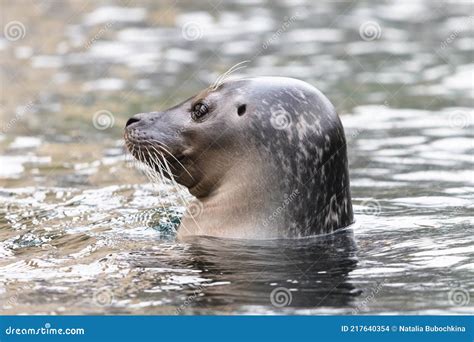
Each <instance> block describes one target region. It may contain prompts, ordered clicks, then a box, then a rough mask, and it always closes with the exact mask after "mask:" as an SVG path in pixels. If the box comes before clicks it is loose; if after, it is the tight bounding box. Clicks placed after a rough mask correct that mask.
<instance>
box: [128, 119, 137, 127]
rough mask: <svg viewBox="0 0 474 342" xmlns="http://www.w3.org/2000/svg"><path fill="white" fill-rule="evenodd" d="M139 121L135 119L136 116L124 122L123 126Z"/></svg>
mask: <svg viewBox="0 0 474 342" xmlns="http://www.w3.org/2000/svg"><path fill="white" fill-rule="evenodd" d="M138 121H140V119H137V118H130V119H128V121H127V123H126V124H125V127H128V126H130V125H131V124H133V123H135V122H138Z"/></svg>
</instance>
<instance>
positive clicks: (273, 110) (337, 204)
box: [124, 77, 353, 239]
mask: <svg viewBox="0 0 474 342" xmlns="http://www.w3.org/2000/svg"><path fill="white" fill-rule="evenodd" d="M124 138H125V143H126V146H127V148H128V150H129V151H130V153H131V154H132V155H133V156H134V157H135V158H136V159H137V160H139V161H141V162H143V163H145V164H146V165H148V166H149V167H150V169H151V170H152V172H153V173H155V174H158V175H161V177H162V178H163V177H166V178H168V179H172V180H173V181H175V182H177V183H178V184H180V185H182V186H185V187H186V188H187V189H188V190H189V192H190V193H191V195H193V196H194V198H195V199H194V200H193V201H192V202H191V203H190V204H189V205H188V208H187V210H186V213H185V214H184V216H183V218H182V220H181V224H180V226H179V228H178V235H177V236H178V239H183V238H186V237H189V236H196V235H206V236H214V237H223V238H238V239H278V238H297V237H306V236H312V235H318V234H326V233H330V232H333V231H334V230H336V229H339V228H342V227H346V226H348V225H350V224H351V223H352V222H353V210H352V202H351V193H350V184H349V170H348V162H347V152H346V140H345V136H344V130H343V127H342V124H341V121H340V119H339V117H338V115H337V113H336V111H335V109H334V107H333V105H332V104H331V102H330V101H329V100H328V99H327V98H326V96H324V95H323V94H322V93H321V92H320V91H319V90H317V89H316V88H315V87H313V86H311V85H310V84H308V83H306V82H303V81H301V80H297V79H292V78H285V77H255V78H243V79H235V80H225V81H221V82H218V83H217V84H215V85H213V86H210V87H209V88H207V89H204V90H203V91H201V92H199V93H198V94H197V95H195V96H193V97H191V98H189V99H187V100H186V101H184V102H182V103H180V104H178V105H176V106H174V107H172V108H169V109H167V110H164V111H161V112H150V113H140V114H136V115H134V116H133V117H132V118H130V119H129V120H128V121H127V123H126V127H125V133H124Z"/></svg>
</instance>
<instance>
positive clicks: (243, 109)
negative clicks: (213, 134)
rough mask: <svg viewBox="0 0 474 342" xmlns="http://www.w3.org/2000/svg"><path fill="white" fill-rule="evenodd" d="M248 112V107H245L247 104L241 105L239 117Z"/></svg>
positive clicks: (238, 112)
mask: <svg viewBox="0 0 474 342" xmlns="http://www.w3.org/2000/svg"><path fill="white" fill-rule="evenodd" d="M246 111H247V105H245V104H243V105H240V106H239V107H238V108H237V114H238V115H239V116H242V115H244V114H245V112H246Z"/></svg>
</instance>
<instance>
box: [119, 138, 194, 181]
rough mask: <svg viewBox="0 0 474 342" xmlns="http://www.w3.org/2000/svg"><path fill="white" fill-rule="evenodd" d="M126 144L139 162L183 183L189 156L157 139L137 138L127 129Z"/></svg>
mask: <svg viewBox="0 0 474 342" xmlns="http://www.w3.org/2000/svg"><path fill="white" fill-rule="evenodd" d="M124 140H125V145H126V147H127V149H128V151H129V152H130V154H131V155H132V156H133V157H134V158H135V159H137V160H138V161H139V162H141V163H143V164H145V165H146V166H148V167H149V168H150V169H152V170H153V171H156V172H157V173H158V174H159V175H163V176H164V177H166V178H168V179H171V178H173V179H174V180H176V181H177V182H178V183H181V179H182V178H183V177H182V174H183V173H185V171H186V167H185V163H186V162H187V158H186V157H185V156H184V154H182V153H180V152H177V151H170V149H169V148H166V147H165V146H163V144H160V143H159V142H157V141H156V140H147V139H145V140H140V139H135V138H134V137H133V135H132V134H130V133H128V132H127V131H125V134H124Z"/></svg>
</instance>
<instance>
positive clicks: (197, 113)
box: [191, 102, 209, 120]
mask: <svg viewBox="0 0 474 342" xmlns="http://www.w3.org/2000/svg"><path fill="white" fill-rule="evenodd" d="M208 112H209V107H208V105H207V104H205V103H201V102H199V103H196V104H195V105H194V107H193V110H192V113H191V116H192V118H193V120H198V119H200V118H202V117H203V116H204V115H206V114H207V113H208Z"/></svg>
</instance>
